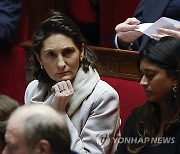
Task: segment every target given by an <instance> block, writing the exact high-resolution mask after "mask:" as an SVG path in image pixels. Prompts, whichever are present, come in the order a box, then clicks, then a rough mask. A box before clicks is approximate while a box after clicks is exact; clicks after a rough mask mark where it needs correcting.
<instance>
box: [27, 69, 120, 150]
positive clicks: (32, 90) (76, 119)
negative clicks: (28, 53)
mask: <svg viewBox="0 0 180 154" xmlns="http://www.w3.org/2000/svg"><path fill="white" fill-rule="evenodd" d="M90 73H92V74H89V73H85V74H83V71H79V72H78V75H77V77H76V78H79V79H75V81H74V83H73V88H75V93H76V94H74V96H76V97H73V99H72V100H71V101H70V102H69V107H68V109H67V110H68V111H67V114H66V115H64V118H65V119H66V121H67V125H68V128H69V131H70V134H71V140H72V143H71V149H72V150H74V151H77V152H78V153H90V154H104V153H107V154H111V153H113V152H114V151H115V150H116V148H117V144H118V143H114V140H115V138H116V137H117V136H116V135H117V133H118V132H119V126H120V119H119V96H118V94H117V92H116V91H115V90H114V89H113V88H112V87H111V86H110V85H109V84H108V83H106V82H104V81H102V80H100V78H99V75H98V74H97V72H96V71H92V70H91V71H90ZM80 74H81V75H80ZM86 76H89V77H90V78H89V77H88V78H87V77H86ZM82 77H83V78H82ZM81 78H82V80H80V79H81ZM83 80H84V81H83ZM76 81H78V82H76ZM87 81H88V82H87ZM91 81H92V82H93V83H95V84H94V85H93V84H92V83H91ZM79 82H84V83H83V85H84V86H82V85H81V88H80V89H81V93H80V92H79V91H78V89H79V86H77V85H79ZM86 83H90V85H89V84H88V85H86ZM87 86H89V88H88V87H87ZM84 87H85V88H86V90H83V91H84V92H83V91H82V89H84ZM92 87H93V88H92ZM47 88H48V86H47V85H45V84H39V82H38V81H37V80H34V81H32V82H31V83H30V84H29V85H28V87H27V89H26V94H25V103H26V104H29V103H46V104H50V103H51V101H52V98H53V96H54V94H53V93H52V94H49V95H48V96H46V95H45V94H47ZM76 88H77V89H76ZM89 89H90V90H89ZM86 91H89V94H88V93H87V92H86ZM85 94H86V95H85ZM83 95H85V96H86V97H85V96H83ZM79 99H83V101H81V103H74V102H78V101H77V100H79ZM74 104H75V105H74ZM77 104H78V105H77ZM71 106H73V107H71Z"/></svg>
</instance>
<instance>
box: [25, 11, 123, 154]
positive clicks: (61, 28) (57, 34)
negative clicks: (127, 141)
mask: <svg viewBox="0 0 180 154" xmlns="http://www.w3.org/2000/svg"><path fill="white" fill-rule="evenodd" d="M32 59H33V66H34V77H35V79H36V80H33V81H32V82H30V83H29V85H28V86H27V89H26V92H25V104H31V103H43V104H48V105H50V106H51V107H53V108H54V109H55V110H57V112H59V113H61V114H63V115H64V117H65V118H66V121H67V125H68V129H69V132H71V134H70V135H71V140H72V142H71V149H72V150H74V151H77V152H79V153H90V154H95V153H112V152H113V151H114V150H115V149H116V148H117V144H116V143H115V144H114V142H113V138H114V137H116V135H117V132H118V131H119V125H120V124H119V122H120V120H119V96H118V93H117V92H116V91H115V89H114V88H112V87H111V86H110V85H109V84H108V83H106V82H105V81H102V80H101V79H100V76H99V74H98V72H97V71H96V69H95V68H94V66H95V60H96V57H95V55H94V54H93V52H92V51H91V50H90V49H89V48H88V46H87V43H86V40H85V39H84V37H83V36H82V34H81V32H80V30H79V28H78V27H77V26H76V24H75V23H74V22H73V21H72V20H71V19H70V18H69V17H67V16H66V15H65V14H63V13H60V12H53V13H52V15H51V16H50V17H49V18H48V19H46V20H45V21H43V22H42V23H41V25H39V27H38V28H37V29H36V30H35V32H34V35H33V40H32ZM105 136H106V137H105ZM99 141H100V142H99ZM101 141H102V142H101Z"/></svg>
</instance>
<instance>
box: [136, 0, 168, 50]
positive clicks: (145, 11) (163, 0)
mask: <svg viewBox="0 0 180 154" xmlns="http://www.w3.org/2000/svg"><path fill="white" fill-rule="evenodd" d="M170 2H171V0H141V2H140V3H139V5H138V7H137V9H136V11H135V13H134V17H136V18H137V19H139V20H140V21H141V23H146V22H155V21H156V20H158V19H159V18H160V17H162V16H163V13H164V11H165V10H166V9H167V8H168V5H169V3H170ZM149 41H150V38H149V37H148V36H146V35H143V36H142V37H141V38H140V39H138V40H137V41H136V42H134V46H133V49H135V50H139V51H142V50H143V49H144V48H145V46H146V45H147V44H148V42H149Z"/></svg>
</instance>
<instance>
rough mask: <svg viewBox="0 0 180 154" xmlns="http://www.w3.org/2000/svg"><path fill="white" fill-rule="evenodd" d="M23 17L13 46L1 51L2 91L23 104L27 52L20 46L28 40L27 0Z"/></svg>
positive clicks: (0, 84)
mask: <svg viewBox="0 0 180 154" xmlns="http://www.w3.org/2000/svg"><path fill="white" fill-rule="evenodd" d="M22 2H23V8H22V17H21V21H20V24H19V28H18V33H17V38H16V42H15V44H14V45H13V46H12V47H9V48H3V49H2V48H1V49H0V50H1V53H0V93H1V94H4V95H7V96H10V97H12V98H14V99H15V100H17V101H18V102H20V103H21V104H23V102H24V92H25V87H26V73H25V65H26V54H25V50H24V49H23V48H21V47H20V46H19V43H20V42H24V41H26V40H27V32H28V31H27V16H26V15H27V13H26V0H23V1H22Z"/></svg>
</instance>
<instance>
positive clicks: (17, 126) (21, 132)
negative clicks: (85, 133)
mask: <svg viewBox="0 0 180 154" xmlns="http://www.w3.org/2000/svg"><path fill="white" fill-rule="evenodd" d="M5 139H6V146H5V148H4V150H3V154H9V153H13V154H71V151H70V144H71V139H70V135H69V131H68V128H67V125H66V123H65V120H64V119H63V116H62V115H60V114H58V113H57V112H56V111H55V110H54V109H53V108H51V107H49V106H48V105H44V104H33V105H32V104H31V105H23V106H21V107H19V108H18V109H17V110H15V111H14V112H13V113H12V114H11V116H10V118H9V120H8V123H7V127H6V134H5Z"/></svg>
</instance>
